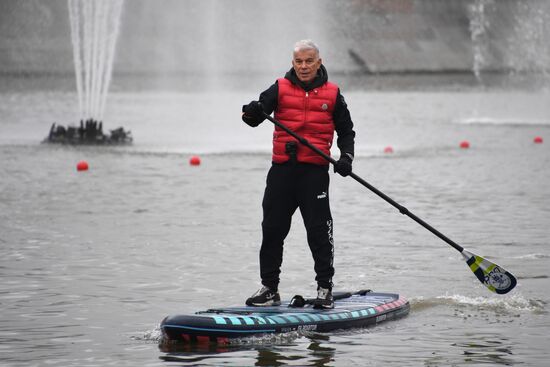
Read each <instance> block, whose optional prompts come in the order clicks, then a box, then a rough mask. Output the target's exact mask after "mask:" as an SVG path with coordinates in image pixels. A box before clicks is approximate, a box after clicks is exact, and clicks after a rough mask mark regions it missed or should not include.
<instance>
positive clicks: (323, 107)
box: [321, 103, 328, 111]
mask: <svg viewBox="0 0 550 367" xmlns="http://www.w3.org/2000/svg"><path fill="white" fill-rule="evenodd" d="M321 108H322V109H323V111H326V110H328V104H326V103H323V105H322V106H321Z"/></svg>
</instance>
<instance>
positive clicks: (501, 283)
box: [462, 250, 517, 294]
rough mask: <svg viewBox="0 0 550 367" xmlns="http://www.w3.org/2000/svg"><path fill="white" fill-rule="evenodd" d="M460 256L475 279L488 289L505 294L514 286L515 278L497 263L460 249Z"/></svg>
mask: <svg viewBox="0 0 550 367" xmlns="http://www.w3.org/2000/svg"><path fill="white" fill-rule="evenodd" d="M462 256H464V258H465V259H466V264H468V266H469V267H470V269H471V270H472V272H473V273H474V274H475V276H476V277H477V279H479V281H480V282H481V283H483V284H484V285H485V286H486V287H487V288H489V290H491V291H493V292H495V293H498V294H506V293H508V292H510V291H511V290H512V289H513V288H514V287H515V286H516V284H517V280H516V278H515V277H514V276H513V275H512V274H510V273H509V272H507V271H506V270H504V269H503V268H501V267H500V266H498V265H497V264H494V263H492V262H490V261H489V260H487V259H484V258H482V257H481V256H478V255H475V254H472V253H471V252H468V251H466V250H462Z"/></svg>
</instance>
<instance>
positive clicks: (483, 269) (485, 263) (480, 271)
mask: <svg viewBox="0 0 550 367" xmlns="http://www.w3.org/2000/svg"><path fill="white" fill-rule="evenodd" d="M263 115H264V117H265V118H266V119H268V120H269V121H271V122H273V123H274V124H275V125H276V126H278V127H279V128H281V129H283V130H284V131H286V132H287V133H288V134H290V135H291V136H292V137H294V138H295V139H296V140H298V141H299V142H300V143H301V144H303V145H305V146H306V147H308V148H309V149H311V150H313V151H314V152H315V153H317V154H319V155H320V156H321V157H323V158H324V159H326V160H327V161H328V162H330V163H332V164H336V160H334V159H333V158H332V157H330V156H328V155H327V154H325V153H324V152H323V151H321V150H320V149H319V148H317V147H316V146H314V145H312V144H311V143H310V142H309V141H307V139H305V138H303V137H302V136H300V135H298V134H296V133H295V132H294V131H292V130H290V129H289V128H288V127H286V126H285V125H283V124H281V123H280V122H279V121H277V120H276V119H274V118H273V117H271V116H269V115H268V114H266V113H265V112H264V113H263ZM350 176H351V177H352V178H353V179H354V180H355V181H357V182H359V183H360V184H361V185H363V186H365V187H366V188H367V189H369V190H371V191H372V192H374V193H375V194H376V195H378V196H380V197H381V198H382V199H384V200H386V201H387V202H388V203H390V204H391V205H393V206H394V207H395V208H397V209H398V210H399V212H400V213H401V214H403V215H407V216H408V217H409V218H411V219H412V220H414V221H415V222H417V223H418V224H420V225H421V226H422V227H424V228H426V229H427V230H428V231H430V232H432V233H433V234H434V235H436V236H437V237H439V238H441V239H442V240H443V241H445V242H447V244H449V245H451V246H452V247H453V248H454V249H456V250H457V251H458V252H460V253H461V254H462V256H463V257H464V259H465V260H466V264H468V266H469V267H470V270H471V271H472V272H473V273H474V274H475V276H476V277H477V279H479V281H480V282H481V283H483V284H484V285H485V286H486V287H487V288H489V290H491V291H493V292H495V293H498V294H505V293H508V292H510V291H511V290H512V289H513V288H514V287H515V286H516V284H517V281H516V278H515V277H514V276H513V275H512V274H510V273H509V272H507V271H506V270H504V269H503V268H502V267H500V266H498V265H497V264H495V263H492V262H490V261H489V260H487V259H484V258H483V257H481V256H478V255H475V254H473V253H471V252H469V251H467V250H465V249H464V248H463V247H462V246H460V245H458V244H457V243H455V242H454V241H452V240H451V239H450V238H448V237H447V236H445V235H444V234H443V233H441V232H439V231H438V230H437V229H435V228H434V227H432V226H431V225H429V224H428V223H426V222H425V221H423V220H422V219H420V218H419V217H417V216H416V215H414V214H413V213H411V212H410V211H409V210H408V209H407V208H405V207H404V206H403V205H401V204H399V203H397V202H396V201H395V200H393V199H392V198H390V197H389V196H388V195H386V194H384V193H383V192H382V191H380V190H378V189H377V188H376V187H374V186H372V185H371V184H370V183H368V182H367V181H365V180H363V179H362V178H361V177H359V176H357V175H356V174H355V173H353V172H352V173H350Z"/></svg>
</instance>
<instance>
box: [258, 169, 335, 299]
mask: <svg viewBox="0 0 550 367" xmlns="http://www.w3.org/2000/svg"><path fill="white" fill-rule="evenodd" d="M328 187H329V174H328V169H327V166H319V165H314V164H302V163H298V164H290V163H285V164H273V166H272V167H271V169H270V170H269V173H268V175H267V184H266V189H265V193H264V199H263V203H262V207H263V213H264V218H263V222H262V233H263V240H262V248H261V250H260V275H261V278H262V284H263V285H265V286H267V287H270V288H272V289H277V287H278V284H279V274H280V272H281V264H282V262H283V243H284V239H285V238H286V236H287V234H288V232H289V230H290V224H291V219H292V215H293V214H294V212H295V211H296V208H300V212H301V214H302V218H303V219H304V224H305V227H306V231H307V241H308V244H309V248H310V250H311V253H312V255H313V260H314V261H315V273H316V274H317V276H316V277H315V280H316V281H317V284H318V285H319V286H321V287H323V288H332V277H333V275H334V267H333V259H334V243H333V239H332V216H331V214H330V205H329V197H328Z"/></svg>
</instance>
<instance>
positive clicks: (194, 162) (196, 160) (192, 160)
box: [189, 155, 201, 166]
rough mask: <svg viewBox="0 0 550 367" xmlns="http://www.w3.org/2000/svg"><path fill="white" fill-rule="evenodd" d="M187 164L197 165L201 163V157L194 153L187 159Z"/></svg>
mask: <svg viewBox="0 0 550 367" xmlns="http://www.w3.org/2000/svg"><path fill="white" fill-rule="evenodd" d="M189 164H190V165H192V166H199V165H200V164H201V159H200V158H199V157H198V156H196V155H194V156H192V157H191V158H190V159H189Z"/></svg>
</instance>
